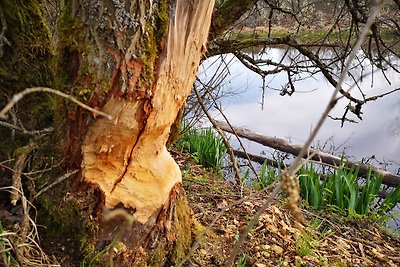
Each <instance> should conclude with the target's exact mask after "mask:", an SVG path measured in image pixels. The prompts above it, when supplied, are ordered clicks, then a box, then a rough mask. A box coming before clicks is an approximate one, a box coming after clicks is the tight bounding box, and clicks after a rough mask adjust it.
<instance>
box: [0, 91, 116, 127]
mask: <svg viewBox="0 0 400 267" xmlns="http://www.w3.org/2000/svg"><path fill="white" fill-rule="evenodd" d="M37 92H47V93H52V94H55V95H58V96H61V97H64V98H66V99H68V100H70V101H72V102H74V103H75V104H77V105H79V106H81V107H82V108H84V109H87V110H89V111H91V112H93V113H95V114H98V115H101V116H103V117H105V118H107V119H108V120H110V121H111V120H112V119H113V117H112V116H111V115H109V114H106V113H104V112H102V111H100V110H97V109H94V108H92V107H89V106H88V105H86V104H84V103H82V102H80V101H79V100H77V99H76V98H74V97H73V96H70V95H67V94H65V93H63V92H61V91H58V90H55V89H52V88H47V87H32V88H26V89H25V90H24V91H22V92H20V93H18V94H15V95H13V97H12V98H11V100H10V101H9V102H8V104H7V105H6V106H5V107H4V108H3V109H2V110H1V111H0V119H6V118H7V117H6V114H7V112H8V111H10V109H11V108H12V107H13V106H14V105H15V104H16V103H17V102H18V101H20V100H21V99H22V98H23V97H24V96H26V95H28V94H31V93H37Z"/></svg>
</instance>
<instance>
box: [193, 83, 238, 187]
mask: <svg viewBox="0 0 400 267" xmlns="http://www.w3.org/2000/svg"><path fill="white" fill-rule="evenodd" d="M193 89H194V92H195V93H196V96H197V100H198V101H199V104H200V106H201V109H202V110H203V112H204V113H205V114H206V116H207V118H208V120H209V121H210V122H211V124H212V125H213V126H214V128H215V129H216V130H217V132H218V133H219V135H220V136H221V138H222V141H223V142H224V144H225V147H226V149H227V150H228V154H229V157H230V159H231V163H232V166H233V169H234V170H235V178H236V181H237V183H238V184H240V170H239V167H238V165H237V162H236V159H235V155H234V154H233V151H232V147H231V146H230V144H229V140H228V138H226V135H225V134H224V132H223V131H222V130H221V128H219V127H218V125H217V124H216V123H215V121H214V119H213V118H212V117H211V115H210V113H208V111H207V108H206V107H205V106H204V103H203V101H202V98H201V96H200V93H199V91H198V90H197V88H196V86H193Z"/></svg>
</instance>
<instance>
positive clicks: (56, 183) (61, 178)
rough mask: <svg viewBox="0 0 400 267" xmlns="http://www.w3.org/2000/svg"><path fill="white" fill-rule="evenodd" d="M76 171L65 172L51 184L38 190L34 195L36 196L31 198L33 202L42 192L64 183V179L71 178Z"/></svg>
mask: <svg viewBox="0 0 400 267" xmlns="http://www.w3.org/2000/svg"><path fill="white" fill-rule="evenodd" d="M77 172H78V170H74V171H71V172H67V173H66V174H64V175H62V176H60V177H58V178H57V179H56V180H55V181H54V182H53V183H52V184H49V185H48V186H46V187H44V188H42V189H40V191H39V192H37V193H36V195H34V196H33V199H34V200H35V199H36V198H38V197H39V196H40V195H41V194H43V193H44V192H46V191H47V190H49V189H51V188H53V187H54V186H56V185H58V184H59V183H61V182H63V181H65V180H66V179H68V178H69V177H71V176H72V175H74V174H75V173H77Z"/></svg>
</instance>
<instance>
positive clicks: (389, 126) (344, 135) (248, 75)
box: [200, 48, 400, 172]
mask: <svg viewBox="0 0 400 267" xmlns="http://www.w3.org/2000/svg"><path fill="white" fill-rule="evenodd" d="M284 51H285V50H284V49H279V48H270V49H269V50H268V57H269V58H272V59H275V60H279V59H280V58H281V57H282V55H283V54H284ZM216 59H217V57H214V58H210V59H208V60H207V61H206V62H204V63H203V65H202V66H201V67H200V73H201V75H200V76H201V77H202V79H204V80H206V79H207V77H211V75H212V74H213V72H215V68H216V65H217V64H213V65H212V66H210V64H211V62H214V61H215V60H216ZM225 62H230V64H229V72H230V74H229V75H228V77H227V78H226V83H225V84H224V89H223V90H224V91H234V92H237V93H236V94H235V95H233V96H230V97H226V98H223V99H222V100H221V101H222V107H223V109H224V113H225V115H226V116H227V117H228V118H229V120H230V121H231V123H232V124H233V125H235V126H239V127H245V128H248V129H250V130H252V131H254V132H257V133H259V134H265V135H269V136H276V137H279V138H283V139H286V140H289V141H291V142H293V143H297V144H301V143H303V142H304V141H305V140H306V138H307V137H308V135H309V133H310V131H311V129H312V127H313V125H315V124H316V122H317V121H318V119H319V117H320V115H321V114H322V112H323V110H324V109H325V106H326V104H327V103H328V101H329V98H330V96H331V94H332V92H333V90H334V88H333V87H332V86H331V85H330V84H328V83H327V82H326V81H325V79H324V78H323V77H322V75H321V74H315V75H313V76H312V77H309V78H307V79H305V80H302V81H298V82H296V83H295V87H296V92H295V93H294V94H293V95H292V96H287V95H286V96H280V95H279V91H275V90H272V89H267V90H266V92H265V102H264V108H263V109H262V108H261V104H260V102H261V96H262V89H261V86H262V79H261V77H260V76H259V75H257V74H255V73H254V72H252V71H249V70H248V69H247V68H246V67H244V66H243V65H242V64H241V63H240V62H239V61H238V60H235V59H233V55H225ZM396 63H398V64H399V63H400V60H397V62H396ZM365 64H367V63H365ZM368 71H369V72H370V71H371V68H368ZM355 72H360V70H355V71H353V73H355ZM307 75H308V74H307ZM386 75H387V77H388V78H389V79H390V81H391V83H392V84H391V85H389V84H388V82H387V81H386V80H385V78H384V76H383V75H382V73H381V72H375V73H374V76H373V77H372V76H370V75H369V76H367V77H364V78H363V81H362V82H361V83H360V86H361V88H362V90H363V91H364V93H366V95H367V96H372V95H376V94H382V93H384V92H387V91H390V90H392V89H394V88H398V87H400V74H398V73H396V72H394V71H386ZM303 76H304V75H303ZM347 82H348V84H346V85H345V86H344V87H345V88H349V87H350V86H351V80H350V79H349V80H348V81H347ZM372 82H373V83H372ZM285 83H287V75H286V73H282V74H277V75H274V76H272V75H271V76H270V77H269V76H267V78H266V84H268V85H269V86H270V87H272V88H276V89H281V86H282V85H284V84H285ZM372 85H373V86H372ZM352 90H353V91H352V93H354V94H356V95H357V93H358V92H357V90H358V89H357V88H355V89H352ZM309 91H311V92H309ZM305 92H308V93H305ZM358 96H359V94H358ZM347 104H348V101H346V100H342V101H339V103H338V104H337V106H336V107H335V108H334V110H333V111H332V112H331V114H330V115H332V116H333V117H341V116H342V115H343V112H344V110H345V109H344V108H345V106H346V105H347ZM362 112H363V115H362V118H363V120H362V121H360V120H358V119H357V118H356V117H355V116H351V118H352V119H355V120H357V121H358V123H357V124H354V123H345V124H344V126H343V128H341V127H340V122H339V121H333V120H331V119H327V120H326V122H325V123H324V125H323V127H322V129H321V130H320V132H319V134H318V135H317V137H316V139H315V141H314V145H316V144H318V143H320V144H323V143H325V142H326V141H327V140H328V139H330V138H332V140H333V143H332V144H333V145H334V146H335V147H339V146H340V145H342V144H343V143H344V145H343V146H341V147H339V149H338V150H337V151H336V152H335V153H336V154H337V155H340V154H341V153H342V152H343V151H345V153H346V155H348V156H350V157H351V158H352V159H353V160H361V159H362V158H369V157H371V156H372V155H374V156H375V157H376V158H377V159H378V160H386V161H395V162H397V163H398V162H400V153H399V151H400V92H396V93H394V94H392V95H389V96H386V97H384V98H380V99H378V100H377V101H373V102H369V103H367V104H366V105H364V106H363V109H362ZM213 114H214V115H217V112H216V111H215V112H213ZM217 118H218V117H217ZM219 119H220V117H219ZM246 144H247V146H248V147H247V148H248V149H249V152H252V153H260V152H261V151H262V150H264V148H263V147H262V146H258V145H254V144H250V142H246ZM398 167H399V165H398V164H395V165H393V166H389V167H388V169H389V170H391V171H394V172H396V171H397V168H398Z"/></svg>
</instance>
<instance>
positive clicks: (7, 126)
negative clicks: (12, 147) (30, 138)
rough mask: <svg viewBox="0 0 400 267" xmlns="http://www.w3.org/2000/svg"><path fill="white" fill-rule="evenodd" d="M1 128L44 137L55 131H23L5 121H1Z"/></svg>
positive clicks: (52, 129) (47, 129)
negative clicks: (43, 135)
mask: <svg viewBox="0 0 400 267" xmlns="http://www.w3.org/2000/svg"><path fill="white" fill-rule="evenodd" d="M0 126H4V127H6V128H10V129H11V130H15V131H18V132H20V133H22V134H26V135H42V134H48V133H51V132H53V131H54V128H53V127H49V128H45V129H43V130H33V131H28V130H26V129H23V128H21V127H18V126H15V125H13V124H11V123H7V122H5V121H0Z"/></svg>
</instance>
